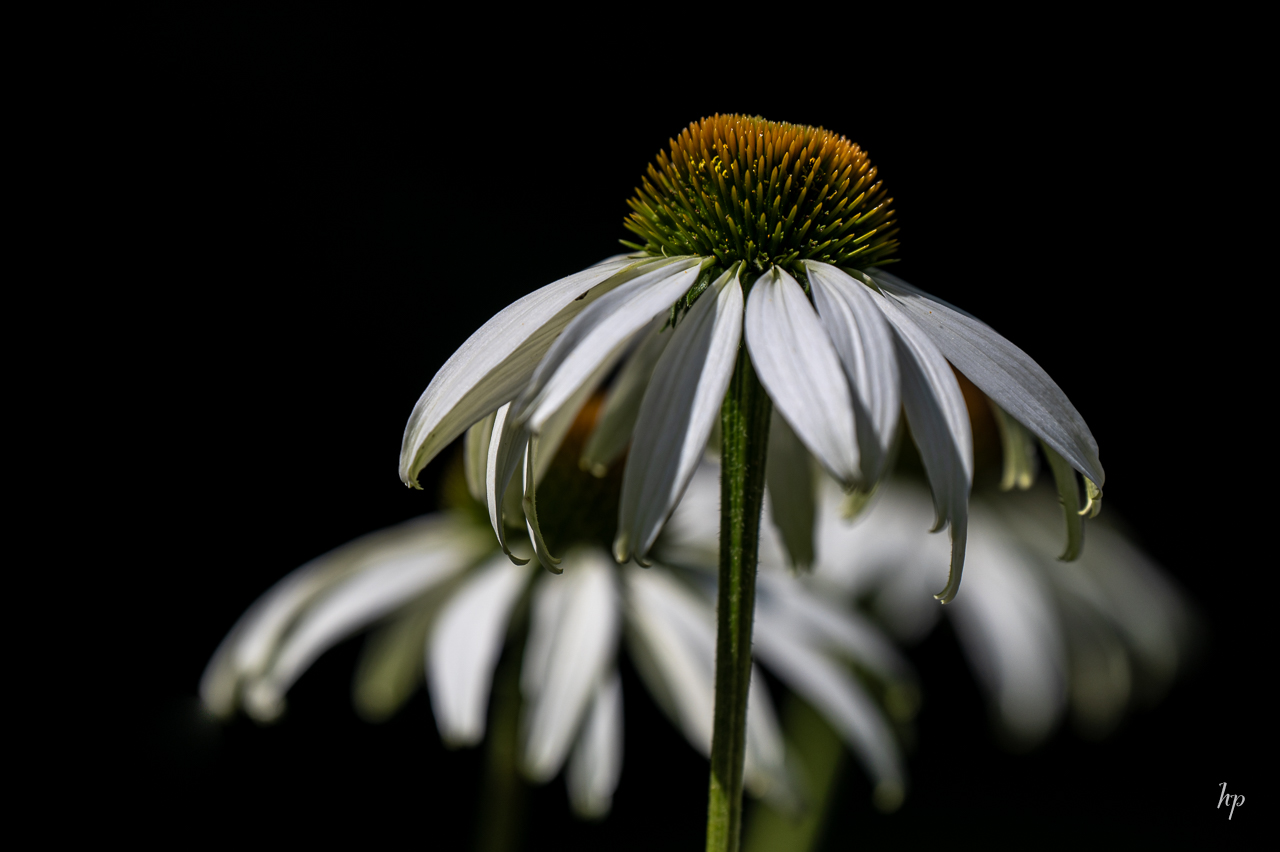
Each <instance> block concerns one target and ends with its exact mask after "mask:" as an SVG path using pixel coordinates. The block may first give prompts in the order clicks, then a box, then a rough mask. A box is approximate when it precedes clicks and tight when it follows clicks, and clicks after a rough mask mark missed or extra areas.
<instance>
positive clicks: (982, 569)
mask: <svg viewBox="0 0 1280 852" xmlns="http://www.w3.org/2000/svg"><path fill="white" fill-rule="evenodd" d="M973 521H974V535H973V542H972V548H971V552H970V555H969V560H968V561H969V567H968V571H967V574H968V576H967V577H966V578H965V594H964V595H962V596H961V597H959V598H958V599H957V600H956V602H955V604H954V605H953V607H950V608H948V614H949V615H950V616H951V618H952V619H953V621H954V624H955V627H956V635H957V636H958V637H959V639H960V646H961V648H962V649H963V650H964V652H965V656H966V657H968V658H969V661H970V665H971V666H972V667H973V669H974V673H975V675H976V676H977V678H978V680H979V682H980V683H981V684H982V685H983V687H984V688H985V689H986V691H987V694H988V696H989V698H990V699H991V700H992V703H993V704H994V705H995V707H996V708H997V709H998V711H999V714H1000V719H1001V721H1002V723H1003V724H1004V726H1005V727H1006V728H1007V729H1008V730H1009V731H1010V732H1011V733H1013V734H1014V735H1015V736H1017V737H1018V738H1019V739H1021V740H1023V741H1024V742H1025V743H1027V744H1031V743H1034V742H1036V741H1038V740H1040V739H1042V738H1043V737H1044V736H1046V735H1047V734H1048V733H1049V732H1050V731H1051V730H1052V729H1053V727H1054V726H1055V725H1056V723H1057V721H1058V719H1059V718H1061V715H1062V713H1063V711H1064V710H1065V709H1066V650H1065V647H1064V643H1063V637H1062V634H1061V626H1060V622H1059V618H1058V616H1057V613H1056V607H1054V605H1053V602H1052V601H1051V600H1050V598H1049V595H1048V590H1047V589H1045V588H1044V587H1043V584H1042V583H1041V582H1039V581H1038V579H1037V577H1036V575H1035V574H1036V572H1035V571H1034V570H1033V565H1032V564H1031V563H1030V562H1028V560H1026V559H1025V558H1023V557H1022V556H1021V555H1020V554H1019V553H1018V551H1017V550H1016V549H1013V548H1010V547H1009V546H1007V545H1006V544H1004V543H1003V541H1002V539H1004V538H1005V537H1006V536H1007V533H1006V532H1005V530H1004V529H1003V528H1002V527H999V526H996V525H995V524H993V523H991V521H989V520H988V514H987V513H985V512H983V511H981V510H978V511H975V513H974V518H973ZM1068 570H1069V569H1068Z"/></svg>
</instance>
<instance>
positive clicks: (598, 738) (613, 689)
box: [565, 671, 622, 819]
mask: <svg viewBox="0 0 1280 852" xmlns="http://www.w3.org/2000/svg"><path fill="white" fill-rule="evenodd" d="M621 775H622V678H620V677H618V673H617V672H616V671H615V672H612V673H611V674H610V675H609V676H608V677H607V678H605V680H604V682H603V683H602V684H601V685H600V686H599V687H598V688H597V689H596V694H595V698H594V699H592V701H591V709H590V710H589V711H587V719H586V721H585V722H583V724H582V731H581V732H580V733H579V734H578V742H577V743H576V744H575V745H574V747H573V754H571V755H570V756H569V768H568V769H567V770H566V772H565V784H566V786H568V788H569V804H570V805H572V806H573V810H574V813H576V814H577V815H578V816H580V817H584V818H586V819H599V818H601V817H603V816H604V815H605V814H607V813H608V812H609V808H610V806H611V805H612V804H613V791H614V790H616V789H617V788H618V778H619V777H620V776H621Z"/></svg>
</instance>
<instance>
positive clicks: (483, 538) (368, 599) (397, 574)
mask: <svg viewBox="0 0 1280 852" xmlns="http://www.w3.org/2000/svg"><path fill="white" fill-rule="evenodd" d="M449 521H450V523H449V524H448V526H447V527H445V528H442V529H440V530H439V531H438V532H437V533H436V534H435V535H432V536H431V537H430V546H426V547H424V546H423V543H422V542H421V540H418V541H412V542H411V543H410V542H405V541H401V542H399V543H398V544H399V546H394V547H388V548H380V549H379V550H378V551H376V552H375V553H373V554H370V555H369V556H367V557H366V559H365V560H364V561H363V563H362V565H361V570H360V571H359V572H358V573H356V574H354V575H352V576H349V577H347V578H346V579H345V580H343V581H342V582H341V583H339V584H337V585H335V586H333V587H331V588H330V589H328V590H326V592H325V593H324V594H323V595H322V596H320V597H319V598H318V599H317V600H316V601H315V602H314V603H313V604H312V605H311V606H310V607H309V608H308V609H307V610H306V612H304V613H303V614H302V616H301V617H300V618H299V619H298V621H297V624H296V626H294V628H293V629H292V630H291V631H290V632H289V633H288V635H287V636H286V637H285V639H284V641H283V642H282V643H281V646H280V650H279V652H278V654H277V655H276V657H275V659H274V660H273V661H272V663H271V665H270V667H269V668H268V669H267V671H266V672H265V673H264V674H263V675H262V677H261V678H259V679H257V680H255V681H253V682H252V683H250V684H249V686H248V687H247V688H246V690H245V708H246V709H247V710H248V711H249V712H250V713H251V714H253V715H254V716H256V717H259V718H267V719H269V718H273V717H274V716H275V715H277V714H278V713H279V712H280V710H282V709H283V698H284V694H285V692H286V691H288V689H289V687H290V686H292V685H293V683H294V681H296V680H297V679H298V677H299V676H300V675H301V674H302V673H303V672H304V671H306V669H307V667H308V666H310V665H311V663H312V662H314V661H315V659H316V658H317V657H319V656H320V655H321V654H322V653H324V652H325V651H327V650H328V649H329V648H331V647H332V646H334V645H335V644H337V643H338V642H340V641H341V640H343V639H345V638H346V637H347V636H350V635H351V634H352V633H355V632H356V631H357V630H360V629H362V628H364V627H365V626H367V625H368V624H370V623H372V622H374V621H376V620H378V619H379V618H381V617H382V616H384V615H387V614H388V613H390V612H392V611H393V610H395V609H396V608H397V607H399V606H401V605H403V604H405V603H407V602H409V601H411V600H412V599H413V598H415V597H417V596H418V595H421V594H422V593H423V592H425V591H426V590H427V589H429V588H431V587H432V586H434V585H436V584H438V583H440V582H443V581H444V580H446V579H448V578H449V577H451V576H453V575H454V574H456V573H458V572H459V571H461V570H463V569H465V568H467V567H468V566H469V565H471V564H472V563H474V562H475V561H476V560H477V559H479V558H480V557H482V556H483V555H484V554H485V553H486V552H488V551H489V549H490V548H491V547H492V546H493V545H492V543H491V542H490V541H489V539H488V536H487V535H480V534H478V533H477V530H476V528H475V527H474V526H472V525H470V524H467V523H465V522H461V523H460V522H459V521H458V520H457V519H456V518H450V519H449Z"/></svg>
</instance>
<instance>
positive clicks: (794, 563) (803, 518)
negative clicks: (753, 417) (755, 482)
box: [765, 408, 818, 571]
mask: <svg viewBox="0 0 1280 852" xmlns="http://www.w3.org/2000/svg"><path fill="white" fill-rule="evenodd" d="M772 417H773V421H772V423H771V424H770V425H769V455H768V459H767V461H766V462H765V484H766V486H767V488H768V507H767V509H766V513H767V514H768V516H769V517H770V518H772V519H773V525H774V526H775V527H776V528H777V530H778V535H779V536H780V537H781V539H782V544H783V546H784V547H785V549H786V553H787V557H788V559H789V560H790V563H791V567H792V568H793V569H795V570H796V571H807V570H809V568H811V567H812V566H813V557H814V551H813V526H814V522H815V519H816V515H817V505H816V504H817V497H818V495H817V484H816V483H815V482H814V481H813V465H812V463H811V462H810V456H809V451H808V450H806V449H805V448H804V444H802V443H800V439H799V438H797V437H796V433H795V432H793V431H792V430H791V426H790V425H788V423H787V421H786V419H785V418H783V417H782V416H781V415H779V414H778V409H776V408H775V409H774V410H773V415H772Z"/></svg>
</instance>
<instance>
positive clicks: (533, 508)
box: [520, 435, 564, 574]
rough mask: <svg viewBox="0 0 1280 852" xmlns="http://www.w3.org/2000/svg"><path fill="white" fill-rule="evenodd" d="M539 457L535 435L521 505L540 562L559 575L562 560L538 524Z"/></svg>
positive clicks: (527, 454) (526, 458)
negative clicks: (555, 553) (557, 556)
mask: <svg viewBox="0 0 1280 852" xmlns="http://www.w3.org/2000/svg"><path fill="white" fill-rule="evenodd" d="M537 456H538V436H537V435H534V436H532V437H531V438H529V443H528V446H527V447H526V448H525V451H524V497H523V499H522V500H521V503H520V505H521V508H523V509H524V523H525V529H526V530H527V531H528V533H529V543H530V544H532V545H533V552H534V553H535V554H537V556H538V561H539V562H541V563H542V565H543V567H545V568H546V569H547V570H548V571H550V572H551V573H553V574H559V573H560V572H561V571H562V570H564V569H562V568H559V567H557V566H558V565H559V564H560V560H559V559H557V558H555V557H554V556H552V555H551V551H550V550H549V549H548V548H547V542H546V541H545V540H544V539H543V538H542V527H541V526H540V525H539V524H538V505H537V479H536V476H535V471H534V465H535V463H536V459H537Z"/></svg>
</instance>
